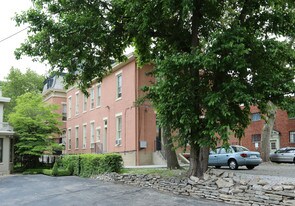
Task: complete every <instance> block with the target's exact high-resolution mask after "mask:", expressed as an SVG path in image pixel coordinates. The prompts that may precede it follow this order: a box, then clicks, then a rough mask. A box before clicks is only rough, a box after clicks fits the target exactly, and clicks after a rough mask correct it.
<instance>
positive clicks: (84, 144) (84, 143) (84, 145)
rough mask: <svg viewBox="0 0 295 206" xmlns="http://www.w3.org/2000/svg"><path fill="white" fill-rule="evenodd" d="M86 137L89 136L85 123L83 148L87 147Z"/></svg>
mask: <svg viewBox="0 0 295 206" xmlns="http://www.w3.org/2000/svg"><path fill="white" fill-rule="evenodd" d="M86 139H87V136H86V125H85V124H84V125H83V149H85V148H86Z"/></svg>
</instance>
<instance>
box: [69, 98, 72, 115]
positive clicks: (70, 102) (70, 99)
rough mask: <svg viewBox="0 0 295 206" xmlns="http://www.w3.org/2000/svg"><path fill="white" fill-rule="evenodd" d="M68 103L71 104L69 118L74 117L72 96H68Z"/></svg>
mask: <svg viewBox="0 0 295 206" xmlns="http://www.w3.org/2000/svg"><path fill="white" fill-rule="evenodd" d="M68 105H69V118H71V117H72V97H69V98H68Z"/></svg>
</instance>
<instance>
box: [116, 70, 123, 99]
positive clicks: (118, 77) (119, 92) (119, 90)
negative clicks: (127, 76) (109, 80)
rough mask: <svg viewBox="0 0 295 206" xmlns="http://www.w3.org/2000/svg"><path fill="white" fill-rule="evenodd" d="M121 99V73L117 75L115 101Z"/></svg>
mask: <svg viewBox="0 0 295 206" xmlns="http://www.w3.org/2000/svg"><path fill="white" fill-rule="evenodd" d="M121 97H122V73H119V74H118V75H117V99H119V98H121Z"/></svg>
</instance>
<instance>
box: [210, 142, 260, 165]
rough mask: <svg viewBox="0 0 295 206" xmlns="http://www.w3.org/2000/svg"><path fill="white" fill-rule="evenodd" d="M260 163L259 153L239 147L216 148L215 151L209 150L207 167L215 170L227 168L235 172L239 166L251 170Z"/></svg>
mask: <svg viewBox="0 0 295 206" xmlns="http://www.w3.org/2000/svg"><path fill="white" fill-rule="evenodd" d="M261 162H262V159H261V157H260V153H259V152H254V151H249V150H248V149H247V148H246V147H243V146H240V145H232V146H230V147H228V148H225V147H218V148H216V150H211V151H210V154H209V161H208V165H209V166H215V167H216V168H220V167H222V166H229V168H230V169H231V170H236V169H238V167H239V166H246V167H247V168H248V169H249V170H251V169H253V168H254V167H256V166H258V165H259V164H260V163H261Z"/></svg>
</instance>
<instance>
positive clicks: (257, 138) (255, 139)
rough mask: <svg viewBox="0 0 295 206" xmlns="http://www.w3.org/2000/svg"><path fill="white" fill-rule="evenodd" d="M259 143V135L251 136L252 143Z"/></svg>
mask: <svg viewBox="0 0 295 206" xmlns="http://www.w3.org/2000/svg"><path fill="white" fill-rule="evenodd" d="M260 141H261V134H253V135H252V143H255V142H260Z"/></svg>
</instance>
